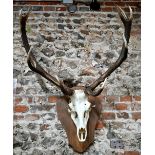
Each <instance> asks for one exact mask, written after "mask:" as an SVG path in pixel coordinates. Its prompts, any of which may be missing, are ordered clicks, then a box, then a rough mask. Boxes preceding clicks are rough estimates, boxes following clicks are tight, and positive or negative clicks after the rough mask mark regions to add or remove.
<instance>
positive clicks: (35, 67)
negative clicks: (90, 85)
mask: <svg viewBox="0 0 155 155" xmlns="http://www.w3.org/2000/svg"><path fill="white" fill-rule="evenodd" d="M30 12H31V7H29V8H28V11H27V12H23V10H20V12H19V16H20V30H21V38H22V42H23V46H24V48H25V50H26V53H27V54H28V57H27V63H28V66H29V68H30V69H31V70H32V71H34V72H36V73H38V74H40V75H41V76H43V77H44V78H45V79H47V80H48V81H50V82H52V83H53V84H54V85H56V86H57V87H58V88H60V89H61V91H62V92H63V93H64V94H65V95H72V94H73V90H72V89H71V88H69V87H67V86H66V85H65V84H64V83H63V81H60V80H59V79H58V78H55V77H53V76H51V75H50V74H49V73H47V72H46V71H45V70H44V69H43V68H42V67H41V66H40V65H39V64H38V62H37V61H36V59H35V57H34V55H33V53H32V49H31V48H30V45H29V42H28V39H27V34H26V22H27V19H28V17H29V14H30Z"/></svg>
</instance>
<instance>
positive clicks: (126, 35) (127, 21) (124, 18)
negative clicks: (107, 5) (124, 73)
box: [86, 6, 133, 96]
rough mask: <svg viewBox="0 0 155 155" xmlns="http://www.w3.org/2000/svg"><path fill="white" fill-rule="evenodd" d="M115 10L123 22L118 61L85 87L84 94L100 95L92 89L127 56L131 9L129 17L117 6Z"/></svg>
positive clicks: (131, 16)
mask: <svg viewBox="0 0 155 155" xmlns="http://www.w3.org/2000/svg"><path fill="white" fill-rule="evenodd" d="M117 10H118V14H119V16H120V18H121V21H122V22H123V25H124V28H125V30H124V34H123V45H122V50H121V53H120V56H119V57H118V59H117V60H116V62H115V63H113V64H112V65H111V66H110V68H109V69H108V70H107V71H106V72H105V73H103V74H102V75H101V76H100V77H99V78H98V79H97V80H96V81H94V82H93V83H92V84H91V85H90V86H86V92H87V94H90V95H94V96H96V94H97V95H99V94H100V92H101V90H99V91H98V92H95V93H94V92H93V91H94V89H95V88H96V87H97V86H98V85H99V84H100V83H102V82H104V81H105V79H106V78H107V77H108V76H109V75H110V74H111V73H112V72H113V71H114V70H115V69H117V68H118V67H119V66H120V65H121V64H122V62H123V61H124V60H125V59H126V58H127V54H128V43H129V38H130V32H131V25H132V19H133V12H132V9H131V7H129V10H130V15H129V16H127V15H126V14H125V12H124V11H123V10H122V9H121V8H120V7H118V6H117Z"/></svg>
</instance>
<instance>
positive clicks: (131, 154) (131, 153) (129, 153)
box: [124, 151, 140, 155]
mask: <svg viewBox="0 0 155 155" xmlns="http://www.w3.org/2000/svg"><path fill="white" fill-rule="evenodd" d="M124 155H140V152H138V151H125V152H124Z"/></svg>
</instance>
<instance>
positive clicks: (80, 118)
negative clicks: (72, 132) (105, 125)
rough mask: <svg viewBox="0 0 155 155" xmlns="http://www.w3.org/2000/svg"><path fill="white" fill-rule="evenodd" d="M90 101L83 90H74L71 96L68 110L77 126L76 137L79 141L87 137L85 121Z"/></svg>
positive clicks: (87, 116)
mask: <svg viewBox="0 0 155 155" xmlns="http://www.w3.org/2000/svg"><path fill="white" fill-rule="evenodd" d="M90 110H91V103H90V102H88V98H87V96H86V94H85V93H84V91H83V90H75V91H74V93H73V95H72V96H71V100H70V103H69V109H68V111H69V112H70V113H71V118H72V120H73V122H74V124H75V126H76V128H77V137H78V139H79V141H80V142H84V141H85V140H86V137H87V122H88V119H89V112H90Z"/></svg>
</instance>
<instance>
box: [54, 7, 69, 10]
mask: <svg viewBox="0 0 155 155" xmlns="http://www.w3.org/2000/svg"><path fill="white" fill-rule="evenodd" d="M66 10H67V9H66V7H56V11H66Z"/></svg>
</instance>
